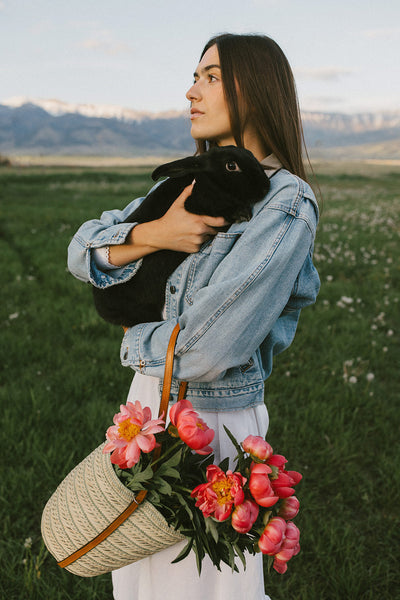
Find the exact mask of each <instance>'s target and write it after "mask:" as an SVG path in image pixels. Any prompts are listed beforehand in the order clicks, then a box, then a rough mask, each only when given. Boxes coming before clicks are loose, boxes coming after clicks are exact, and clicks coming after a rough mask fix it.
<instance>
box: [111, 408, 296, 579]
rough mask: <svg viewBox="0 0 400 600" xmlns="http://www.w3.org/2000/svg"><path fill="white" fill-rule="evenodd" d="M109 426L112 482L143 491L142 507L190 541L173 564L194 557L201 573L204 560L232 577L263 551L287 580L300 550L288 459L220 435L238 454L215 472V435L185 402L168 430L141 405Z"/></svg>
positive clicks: (251, 440) (256, 439)
mask: <svg viewBox="0 0 400 600" xmlns="http://www.w3.org/2000/svg"><path fill="white" fill-rule="evenodd" d="M113 421H114V425H113V426H111V427H109V428H108V430H107V433H106V438H107V440H108V441H107V443H106V444H105V446H104V448H103V452H104V453H112V454H111V462H112V463H113V465H114V468H115V471H116V474H117V476H118V477H119V478H120V479H121V481H122V482H123V483H124V484H125V485H126V486H127V487H128V488H129V489H130V490H132V491H133V492H135V493H138V492H140V491H141V490H146V492H147V500H149V501H150V502H151V503H152V504H153V505H154V506H155V507H156V508H157V509H158V510H159V511H160V512H161V513H162V514H163V516H164V517H165V519H166V520H167V522H168V524H169V525H170V526H172V527H174V528H175V529H176V530H178V531H179V532H180V533H181V534H182V535H183V536H185V537H186V538H187V544H186V545H185V547H184V549H183V550H182V551H181V552H180V554H179V555H178V556H177V557H176V559H175V560H174V561H173V562H178V561H179V560H182V559H183V558H185V557H186V556H187V555H188V554H189V552H190V551H191V550H193V551H194V552H195V554H196V559H197V567H198V571H199V573H200V572H201V563H202V560H203V558H204V556H205V555H206V554H208V555H209V557H210V558H211V560H212V562H213V564H214V565H215V566H216V567H217V568H218V569H220V563H221V561H222V562H224V563H226V564H228V565H230V566H231V568H232V569H233V570H236V571H237V570H238V569H237V565H236V559H237V558H239V559H240V560H241V562H242V563H243V566H244V567H245V566H246V559H245V556H244V553H245V551H247V552H249V553H250V554H255V553H256V552H259V551H261V552H262V553H263V554H266V555H268V556H269V557H270V565H271V564H272V565H273V568H274V569H275V570H276V571H278V573H285V571H286V569H287V562H288V561H289V560H290V559H291V558H292V556H295V555H296V554H297V553H298V552H299V550H300V545H299V537H300V532H299V529H298V528H297V527H296V525H295V524H294V523H293V522H292V520H291V519H293V518H294V517H295V516H296V515H297V513H298V511H299V501H298V499H297V498H296V497H295V496H294V495H293V494H294V486H295V485H296V484H297V483H298V482H299V481H300V479H301V474H300V473H298V472H296V471H287V470H286V468H285V465H286V462H287V460H286V458H285V457H284V456H282V455H280V454H274V453H273V449H272V448H271V446H270V445H269V443H268V442H267V441H266V440H264V439H263V438H262V437H260V436H252V435H249V436H248V437H247V438H246V439H245V440H244V441H242V442H241V444H239V443H238V442H237V440H236V439H235V438H234V436H233V435H232V434H231V432H230V431H229V430H228V429H227V428H225V431H226V433H227V435H228V436H229V438H230V440H231V441H232V443H233V445H234V446H235V448H236V451H237V456H236V458H235V465H234V467H233V470H230V469H229V458H226V459H224V460H223V461H222V462H221V463H220V464H219V465H215V464H213V458H214V457H213V455H212V448H211V446H210V443H211V442H212V440H213V438H214V431H213V430H212V429H210V428H209V427H208V426H207V424H206V423H205V422H204V421H203V420H202V419H200V417H199V415H198V413H197V412H196V411H195V410H194V409H193V407H192V404H191V403H190V402H189V400H187V399H183V400H179V401H178V402H177V403H176V404H174V405H173V406H172V407H171V409H170V411H169V424H168V426H166V422H165V421H164V420H163V419H162V418H158V419H152V415H151V410H150V408H148V407H142V405H141V403H140V402H139V401H136V402H135V403H131V402H128V403H127V404H126V405H121V407H120V412H119V413H117V414H116V415H115V416H114V419H113Z"/></svg>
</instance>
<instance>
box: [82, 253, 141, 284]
mask: <svg viewBox="0 0 400 600" xmlns="http://www.w3.org/2000/svg"><path fill="white" fill-rule="evenodd" d="M88 257H89V261H90V265H89V281H90V283H91V284H92V285H94V286H95V287H98V288H107V287H110V286H111V285H115V284H117V283H124V282H125V281H128V280H129V279H130V278H131V277H133V276H134V275H135V274H136V273H137V271H138V270H139V268H140V266H141V264H142V262H143V259H139V260H136V261H134V262H132V263H129V264H128V265H125V266H124V267H121V268H120V269H113V270H112V271H107V272H106V271H102V270H101V269H99V267H98V266H97V264H96V261H95V259H94V258H93V255H92V252H91V251H90V250H89V251H88Z"/></svg>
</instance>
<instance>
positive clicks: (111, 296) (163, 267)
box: [93, 146, 269, 327]
mask: <svg viewBox="0 0 400 600" xmlns="http://www.w3.org/2000/svg"><path fill="white" fill-rule="evenodd" d="M163 176H169V179H167V180H165V181H163V182H162V183H161V184H160V185H159V186H158V187H157V188H156V189H155V190H153V191H152V192H151V193H150V194H148V196H147V197H146V198H145V200H143V202H142V204H141V205H140V206H139V207H138V208H137V209H136V210H135V211H134V212H133V213H132V214H130V215H129V217H128V218H127V219H126V220H125V222H128V223H134V222H135V223H146V222H148V221H153V220H154V219H159V218H160V217H161V216H162V215H163V214H165V213H166V211H167V210H168V209H169V207H170V206H171V204H172V203H173V202H174V200H176V198H177V197H178V196H179V194H180V193H181V192H182V191H183V189H184V187H186V186H188V185H190V184H191V183H192V181H193V179H195V181H196V183H195V185H194V187H193V191H192V194H191V196H189V198H187V200H186V201H185V209H186V210H188V211H189V212H191V213H195V214H198V215H208V216H213V217H224V218H225V220H226V221H227V222H228V223H234V222H239V221H244V220H249V219H250V217H251V214H252V206H253V204H255V202H257V201H259V200H261V199H262V198H263V197H264V196H265V195H266V193H267V192H268V189H269V179H268V177H267V176H266V174H265V171H264V169H263V167H262V166H261V165H260V163H259V162H258V161H257V160H256V159H255V157H254V156H253V154H252V153H251V152H250V151H248V150H245V149H244V148H237V147H236V146H224V147H221V148H212V149H211V150H209V151H208V152H205V153H204V154H200V155H198V156H190V157H188V158H183V159H181V160H176V161H174V162H170V163H167V164H165V165H161V166H160V167H157V168H156V169H155V170H154V171H153V173H152V178H153V179H154V180H155V181H157V180H158V179H159V178H160V177H163ZM187 256H188V254H186V253H185V252H174V251H173V250H160V251H158V252H155V253H153V254H149V255H148V256H145V257H144V258H143V263H142V265H141V267H140V269H139V270H138V271H137V273H136V275H135V276H134V277H133V278H132V279H130V280H128V281H126V282H124V283H120V284H117V285H113V286H110V287H107V288H105V289H102V288H96V287H93V297H94V303H95V307H96V309H97V312H98V313H99V315H100V316H101V317H102V318H103V319H104V320H106V321H108V322H110V323H113V324H115V325H125V326H129V327H131V326H133V325H137V324H138V323H148V322H151V321H159V320H160V319H161V313H162V309H163V306H164V302H165V286H166V282H167V279H168V277H169V276H170V275H171V273H173V271H174V270H175V269H176V268H177V267H178V265H179V264H180V263H181V262H182V261H183V260H184V259H185V258H186V257H187Z"/></svg>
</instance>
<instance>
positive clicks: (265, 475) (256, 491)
mask: <svg viewBox="0 0 400 600" xmlns="http://www.w3.org/2000/svg"><path fill="white" fill-rule="evenodd" d="M270 473H272V469H271V467H269V466H268V465H266V464H256V463H253V464H252V466H251V475H250V481H249V489H250V492H251V495H252V496H253V498H254V500H255V501H256V502H257V504H259V505H260V506H265V507H268V506H273V505H274V504H276V503H277V502H278V500H279V496H278V495H277V494H276V493H275V491H274V490H273V488H272V485H271V481H270V478H269V474H270Z"/></svg>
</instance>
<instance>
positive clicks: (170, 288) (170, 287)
mask: <svg viewBox="0 0 400 600" xmlns="http://www.w3.org/2000/svg"><path fill="white" fill-rule="evenodd" d="M169 291H170V292H171V294H175V292H176V287H175V286H174V285H170V286H169Z"/></svg>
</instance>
